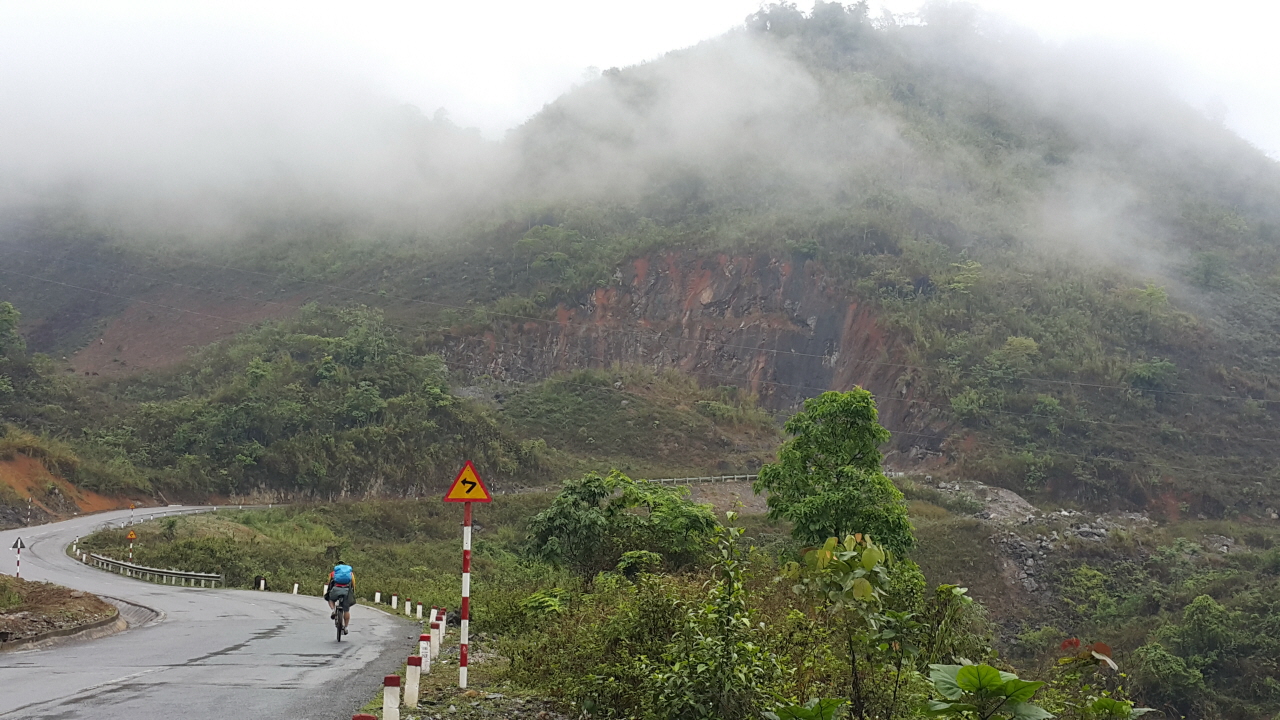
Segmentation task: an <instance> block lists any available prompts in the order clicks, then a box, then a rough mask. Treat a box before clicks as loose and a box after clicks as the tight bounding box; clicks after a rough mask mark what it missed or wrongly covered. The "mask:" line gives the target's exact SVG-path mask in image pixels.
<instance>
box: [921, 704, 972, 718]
mask: <svg viewBox="0 0 1280 720" xmlns="http://www.w3.org/2000/svg"><path fill="white" fill-rule="evenodd" d="M925 711H926V712H928V713H929V714H930V715H959V714H960V713H965V712H977V711H978V706H977V705H971V704H969V703H958V702H942V701H941V700H930V701H929V704H928V705H927V706H926V707H925Z"/></svg>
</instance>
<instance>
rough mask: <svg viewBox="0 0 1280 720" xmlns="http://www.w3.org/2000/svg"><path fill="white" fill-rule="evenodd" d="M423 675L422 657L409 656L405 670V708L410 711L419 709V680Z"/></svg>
mask: <svg viewBox="0 0 1280 720" xmlns="http://www.w3.org/2000/svg"><path fill="white" fill-rule="evenodd" d="M421 674H422V657H421V656H418V655H411V656H409V662H408V664H407V665H405V668H404V706H405V707H407V708H409V709H410V710H414V709H417V707H418V678H419V676H420V675H421Z"/></svg>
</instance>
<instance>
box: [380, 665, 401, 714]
mask: <svg viewBox="0 0 1280 720" xmlns="http://www.w3.org/2000/svg"><path fill="white" fill-rule="evenodd" d="M382 720H400V676H399V675H388V676H386V677H384V678H382Z"/></svg>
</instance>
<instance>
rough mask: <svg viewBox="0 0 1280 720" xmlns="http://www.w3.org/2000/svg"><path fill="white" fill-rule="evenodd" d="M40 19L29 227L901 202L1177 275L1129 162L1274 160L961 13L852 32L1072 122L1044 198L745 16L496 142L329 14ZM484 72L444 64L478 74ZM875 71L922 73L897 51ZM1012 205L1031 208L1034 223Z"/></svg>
mask: <svg viewBox="0 0 1280 720" xmlns="http://www.w3.org/2000/svg"><path fill="white" fill-rule="evenodd" d="M233 7H235V6H233ZM241 9H242V10H243V9H244V8H241ZM828 10H830V8H828ZM246 12H247V11H246ZM584 13H585V14H586V15H585V16H586V17H590V12H589V11H585V10H584ZM33 17H34V19H33ZM33 17H25V18H14V17H12V16H11V17H9V19H10V20H12V21H13V22H9V23H6V24H5V25H4V28H7V29H3V30H0V98H3V105H4V109H5V112H3V113H0V202H2V203H4V206H5V207H6V208H8V209H9V210H10V211H11V212H15V211H16V210H17V209H22V208H30V207H38V206H44V207H48V206H50V205H53V206H56V207H62V206H68V205H71V206H75V207H76V208H78V209H83V210H87V211H88V212H89V214H90V215H89V216H90V217H91V218H93V219H94V220H95V221H98V222H103V223H107V224H112V225H115V226H118V227H124V228H128V229H134V230H140V231H141V230H146V231H148V232H160V233H174V234H180V235H187V236H191V237H197V238H220V237H234V236H237V235H239V234H241V233H243V232H244V231H245V229H246V228H247V227H251V226H253V225H254V224H255V223H257V222H260V221H262V220H264V219H270V218H278V217H300V216H305V217H308V218H313V219H315V218H319V219H325V218H329V219H334V220H341V221H343V222H348V223H352V224H353V225H355V226H363V227H369V228H383V229H385V228H393V229H395V230H396V231H397V232H401V231H405V230H409V231H414V232H421V233H425V234H428V235H429V234H431V233H434V232H437V231H440V232H447V230H448V228H449V227H451V226H453V225H455V224H457V223H461V222H466V221H467V220H469V219H471V218H474V217H477V216H483V215H485V214H486V213H490V212H493V211H496V210H499V209H500V208H502V207H504V206H509V205H512V204H517V203H522V202H526V201H537V202H544V203H546V202H550V203H556V202H573V201H577V200H599V199H604V200H610V201H620V202H624V203H625V202H633V201H638V200H639V199H641V198H643V197H644V196H646V194H653V193H655V192H658V193H661V192H666V190H665V188H669V187H682V188H684V189H681V190H679V191H678V192H680V193H684V194H686V195H688V196H689V197H690V198H693V199H694V200H696V201H697V202H704V203H716V204H719V205H723V206H729V207H745V208H752V209H759V208H765V207H769V206H780V205H787V204H793V205H794V206H795V207H813V206H821V205H823V204H840V203H843V204H850V205H856V204H859V203H866V202H868V198H873V197H874V196H876V195H877V194H878V193H880V194H883V193H885V192H891V193H892V194H896V195H898V196H900V197H902V198H905V199H908V200H910V201H911V202H912V203H913V204H915V205H917V206H919V207H921V208H924V209H926V210H928V211H930V212H934V213H936V214H937V215H938V216H940V217H947V216H953V217H965V218H966V219H967V221H968V223H969V224H968V230H969V233H970V234H972V233H975V232H984V231H986V232H990V233H991V234H997V233H999V232H1004V231H1007V230H1008V229H1009V228H1010V227H1016V226H1017V225H1018V223H1024V230H1025V234H1027V235H1028V236H1029V237H1033V238H1034V237H1041V238H1044V239H1046V240H1048V241H1049V242H1048V243H1047V244H1048V245H1056V246H1071V247H1083V248H1086V249H1089V250H1090V252H1091V255H1093V256H1103V257H1107V258H1108V259H1113V260H1122V261H1124V262H1128V263H1137V264H1139V265H1142V266H1146V265H1158V264H1159V263H1160V262H1161V259H1160V258H1161V257H1163V253H1164V250H1163V249H1162V248H1163V245H1164V243H1165V241H1166V240H1167V238H1166V234H1167V229H1166V223H1165V221H1166V220H1167V218H1161V217H1159V216H1157V215H1156V214H1153V213H1152V211H1151V210H1150V205H1151V204H1152V203H1151V200H1152V193H1153V192H1157V191H1158V190H1159V184H1160V182H1161V179H1160V178H1159V177H1139V176H1135V175H1134V173H1133V171H1132V169H1131V168H1126V167H1125V166H1124V161H1122V159H1121V156H1120V155H1118V154H1116V153H1115V152H1114V149H1115V148H1120V147H1123V148H1125V152H1128V153H1130V154H1129V155H1128V156H1127V158H1126V159H1125V160H1126V161H1132V160H1133V159H1134V158H1136V157H1143V158H1148V159H1150V158H1152V157H1156V156H1160V155H1178V154H1183V153H1189V154H1190V155H1189V157H1190V158H1191V160H1190V161H1189V162H1191V161H1194V162H1197V163H1208V164H1209V165H1214V163H1218V164H1224V163H1228V162H1229V161H1230V162H1234V160H1235V159H1238V157H1244V158H1245V159H1246V160H1247V161H1248V162H1256V160H1257V158H1249V157H1248V152H1247V150H1248V149H1247V147H1246V146H1244V145H1243V143H1237V144H1233V142H1234V141H1233V139H1232V137H1231V136H1230V134H1229V133H1227V132H1226V131H1224V130H1221V128H1219V127H1218V125H1217V123H1218V120H1219V119H1218V118H1213V117H1208V116H1207V115H1206V113H1204V112H1201V111H1199V110H1198V109H1196V108H1193V107H1189V106H1187V105H1185V104H1184V103H1182V102H1181V101H1179V100H1178V99H1177V97H1176V92H1177V83H1178V82H1179V78H1178V76H1177V75H1176V73H1174V72H1173V70H1171V69H1170V68H1169V67H1168V65H1167V64H1166V63H1164V62H1163V61H1162V60H1161V58H1160V57H1159V56H1154V55H1151V54H1150V53H1147V52H1146V51H1143V50H1134V49H1124V48H1117V47H1116V46H1115V45H1114V44H1110V43H1086V42H1065V43H1058V42H1052V43H1044V42H1042V41H1041V40H1040V39H1039V38H1038V37H1036V36H1035V34H1034V33H1032V32H1031V31H1029V30H1025V29H1022V28H1021V27H1019V26H1017V25H1015V24H1010V23H1007V22H1006V21H1004V20H1002V19H1001V18H1000V17H998V16H991V15H986V14H983V13H981V12H979V11H977V10H975V9H973V8H969V7H964V6H952V7H945V6H944V7H934V8H933V9H932V10H931V11H926V12H923V13H920V14H906V15H900V16H896V17H894V16H881V17H878V18H877V17H873V18H872V19H871V20H869V21H868V22H866V23H862V24H861V25H858V24H857V23H856V22H853V21H850V22H851V23H852V24H851V25H850V28H853V29H850V30H849V31H848V32H850V33H856V32H862V33H871V32H876V33H879V34H880V35H882V36H883V37H885V38H887V40H886V41H885V42H889V43H890V44H889V45H886V46H885V47H886V48H889V49H890V50H892V51H893V52H902V53H904V57H906V56H910V57H912V58H914V59H913V60H911V62H913V63H917V64H918V65H919V66H920V67H925V68H932V70H931V72H935V73H936V74H937V75H938V76H939V77H942V78H949V79H948V80H945V81H940V82H939V83H938V88H936V89H935V96H934V99H932V100H928V101H927V102H934V103H937V102H942V100H939V99H938V98H940V97H947V96H946V95H945V94H946V93H947V92H950V90H948V88H953V87H954V88H968V89H969V90H971V91H972V92H969V90H965V91H955V92H954V97H951V98H950V100H947V102H951V103H953V104H954V105H955V107H954V108H953V110H963V111H965V112H971V113H974V114H975V117H990V118H993V119H992V122H998V123H1007V122H1010V120H1009V119H1008V118H1004V119H1000V118H1002V117H1003V116H1002V113H1004V114H1005V115H1010V116H1011V117H1014V121H1016V120H1017V118H1018V116H1019V115H1018V113H1019V112H1021V111H1017V112H1015V111H1007V110H1008V108H1007V107H1005V106H1007V105H1009V104H1010V103H1011V102H1017V103H1023V104H1025V105H1026V107H1028V108H1032V109H1034V110H1036V111H1037V112H1040V113H1042V114H1044V116H1046V117H1053V118H1058V119H1059V120H1058V121H1055V122H1056V123H1057V125H1058V127H1057V129H1052V128H1050V129H1045V128H1043V127H1040V126H1038V125H1035V124H1034V123H1033V124H1030V125H1027V127H1026V128H1021V129H1018V131H1019V132H1024V133H1032V134H1033V135H1034V133H1049V134H1053V133H1059V134H1061V135H1062V145H1063V148H1064V150H1063V152H1064V153H1067V154H1073V153H1074V155H1073V160H1072V162H1068V163H1064V164H1063V165H1062V167H1060V168H1057V169H1053V170H1051V171H1050V172H1051V173H1052V176H1051V177H1049V178H1047V179H1043V182H1042V183H1041V184H1040V187H1042V188H1043V192H1041V194H1039V195H1037V196H1035V197H1032V196H1031V195H1030V194H1029V191H1028V190H1027V188H1026V187H1023V186H1021V185H1019V184H1017V183H1013V184H1010V182H1009V178H1014V179H1016V178H1017V177H1018V173H1019V172H1022V169H1021V167H1020V164H1021V165H1025V166H1026V167H1031V166H1032V165H1033V164H1035V163H1039V162H1041V160H1040V159H1039V158H1038V156H1036V155H1035V154H1034V153H1033V152H1031V151H1030V150H1028V151H1027V153H1026V154H1025V156H1020V155H1019V153H1018V152H1013V153H1010V155H1009V159H1008V160H1007V161H1006V162H1007V165H1006V166H1004V167H993V166H992V165H991V163H990V162H989V158H984V157H983V155H982V151H981V150H979V149H976V148H975V147H972V146H967V145H965V144H964V142H961V140H963V138H958V137H941V136H939V137H931V136H929V133H930V132H938V133H946V132H954V128H949V127H947V126H946V125H945V123H942V124H939V122H937V121H935V120H931V119H929V118H928V117H923V119H922V118H921V117H917V116H916V115H913V114H912V113H914V112H916V111H914V110H910V108H911V107H912V106H913V105H912V103H916V102H921V103H923V102H926V100H921V99H919V98H905V99H904V97H899V96H896V95H895V94H894V93H902V92H908V93H910V92H914V90H911V91H907V90H904V88H906V87H908V86H910V87H914V84H913V83H906V82H905V81H904V82H903V83H902V87H896V86H894V83H893V82H891V81H889V80H885V79H884V78H879V79H877V78H876V77H874V73H873V72H867V73H864V74H862V75H858V74H856V73H855V74H841V72H836V71H835V70H833V69H831V68H825V69H824V67H823V66H822V65H821V63H820V62H819V63H817V64H815V62H814V61H813V57H816V56H814V55H813V53H816V52H819V50H820V49H821V48H817V49H815V47H816V46H815V47H809V45H808V44H806V43H808V42H809V41H808V40H801V39H799V38H796V37H786V36H785V33H778V32H770V33H759V32H748V31H747V30H745V29H744V28H743V26H742V23H741V22H740V21H739V22H736V23H732V21H727V24H735V25H736V28H734V29H731V30H730V31H729V33H728V34H727V35H724V36H721V37H718V38H715V39H712V40H707V41H704V42H702V43H699V44H696V45H694V46H693V47H689V48H686V49H677V50H674V51H673V52H671V53H669V54H667V55H665V56H663V57H661V58H654V59H653V60H652V61H651V62H646V63H640V64H632V65H628V66H624V67H622V68H620V69H619V68H611V67H607V66H606V67H605V69H604V70H603V71H602V70H600V69H598V68H597V69H594V70H592V71H590V72H585V73H581V75H580V77H578V79H577V82H576V83H575V85H574V87H573V88H572V89H571V91H570V92H568V93H566V94H564V95H562V96H560V97H559V98H558V99H556V98H553V97H548V98H546V100H548V101H550V103H549V104H548V105H547V107H546V108H545V109H543V110H541V111H540V112H537V113H535V114H534V115H533V116H532V117H531V118H528V119H525V120H524V121H523V122H521V123H518V124H515V125H514V127H511V129H510V130H509V131H508V132H506V133H498V132H494V129H493V126H492V125H490V126H489V127H487V128H475V127H466V125H468V123H467V122H466V120H465V118H463V119H461V120H460V121H459V122H455V120H454V119H453V116H451V114H450V113H449V111H448V110H447V109H444V108H441V109H437V107H438V106H436V107H433V106H432V105H434V103H430V104H425V107H424V108H422V109H420V108H419V107H415V106H414V105H413V104H411V103H408V102H406V99H407V98H406V95H418V96H420V97H428V98H430V97H448V96H449V95H450V93H449V92H448V91H444V90H441V91H439V92H435V93H432V92H424V91H422V90H421V88H420V89H419V91H418V92H416V93H400V92H397V90H396V87H397V83H400V84H401V85H403V81H402V80H401V81H395V80H392V79H389V78H391V77H392V75H394V73H391V74H388V73H387V72H386V67H385V62H386V60H387V56H386V55H383V56H380V57H379V58H371V57H370V56H369V55H368V54H367V53H362V52H358V51H354V50H352V49H351V48H350V47H347V46H343V45H341V43H338V44H335V43H334V37H333V35H334V33H337V32H339V31H340V30H339V28H337V27H336V26H334V25H332V24H330V25H328V26H326V29H325V32H323V33H312V34H310V35H308V34H307V32H305V31H307V29H308V28H310V29H311V30H315V23H307V22H301V23H300V28H301V29H300V30H294V31H285V30H284V29H282V26H279V25H276V26H261V25H259V26H252V27H247V26H242V25H237V24H236V23H234V22H228V20H227V17H228V16H225V15H216V16H201V17H199V18H197V20H199V21H198V22H196V21H192V19H191V18H189V17H186V16H179V17H176V18H175V17H171V16H170V11H167V10H165V9H164V6H159V5H155V6H147V5H145V4H144V5H139V6H138V7H136V8H134V12H133V14H131V15H127V16H122V17H119V18H117V17H114V16H111V15H103V14H101V13H99V14H93V13H89V14H88V15H87V16H86V17H84V18H80V17H79V16H77V15H74V14H65V13H64V14H63V15H49V16H42V15H37V16H33ZM495 22H500V21H495ZM842 22H844V21H842ZM855 26H856V27H855ZM921 26H923V28H922V27H921ZM971 26H976V27H979V28H980V32H979V33H978V34H973V33H972V32H968V31H967V30H965V29H966V28H969V27H971ZM859 28H860V29H859ZM35 30H40V32H34V31H35ZM582 31H583V32H589V29H587V28H585V27H584V29H583V30H582ZM353 32H357V33H358V32H367V27H366V28H356V29H355V30H353ZM441 32H443V31H442V30H441V29H440V28H439V27H434V28H432V29H431V33H428V34H424V42H425V41H428V40H427V39H428V38H430V37H438V36H439V35H440V34H441ZM823 42H828V41H827V40H823ZM840 42H846V41H845V40H841V41H840ZM847 42H848V43H851V44H854V45H856V44H857V43H856V42H855V41H854V40H847ZM551 54H552V55H555V52H554V51H552V52H551ZM881 54H882V55H883V54H884V53H883V52H882V53H881ZM806 57H807V58H809V61H806V60H805V58H806ZM466 59H467V58H465V57H459V58H457V59H456V61H455V62H454V63H453V64H449V63H442V64H441V65H440V66H439V67H436V68H432V70H431V73H433V74H435V75H438V76H447V75H448V74H449V73H451V72H455V71H456V72H458V73H461V74H464V75H465V74H467V72H468V71H467V70H466V69H465V68H464V67H463V66H464V65H465V62H466ZM867 62H870V63H872V64H875V63H879V64H878V65H875V67H877V68H879V70H877V71H876V72H883V73H901V72H903V71H901V70H900V69H899V68H896V66H894V65H893V64H892V62H890V61H889V60H886V59H885V58H883V57H876V58H872V59H869V60H867ZM545 90H546V88H542V89H541V90H539V92H542V91H545ZM922 92H923V90H922ZM939 93H941V94H939ZM966 93H967V94H966ZM904 108H905V109H904ZM1006 111H1007V112H1006ZM1024 114H1025V113H1024ZM984 122H985V121H984ZM931 123H932V124H931ZM1028 128H1030V129H1028ZM1002 132H1003V130H1002ZM1010 132H1012V130H1010ZM1035 139H1037V141H1038V142H1039V141H1044V142H1049V141H1048V140H1044V138H1035ZM1053 142H1057V141H1056V140H1054V141H1053ZM1050 144H1052V142H1050ZM1237 145H1239V147H1237ZM1035 152H1039V151H1038V150H1037V151H1035ZM1242 153H1243V154H1242ZM1237 156H1238V157H1237ZM1158 160H1159V162H1165V163H1169V162H1172V161H1170V160H1169V159H1168V158H1163V159H1159V158H1158ZM1152 162H1156V161H1155V160H1153V161H1152ZM1248 162H1246V165H1247V164H1248ZM1156 165H1158V163H1156ZM1156 165H1153V167H1155V166H1156ZM1239 172H1241V173H1245V172H1248V168H1247V167H1242V168H1239ZM1223 183H1224V187H1226V186H1230V185H1232V183H1236V184H1238V183H1239V178H1226V179H1224V180H1223ZM691 184H692V187H693V189H692V190H690V189H689V187H690V186H691ZM1224 192H1234V190H1232V189H1231V188H1230V187H1228V188H1227V190H1224ZM1241 198H1243V196H1241ZM1243 201H1245V202H1248V198H1243ZM1010 203H1015V204H1018V206H1019V207H1021V208H1023V209H1022V210H1021V211H1019V212H1021V213H1023V214H1022V215H1020V216H1019V218H1018V220H1016V221H1014V220H1010V219H1009V217H1007V215H1008V205H1009V204H1010Z"/></svg>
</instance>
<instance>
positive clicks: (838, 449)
mask: <svg viewBox="0 0 1280 720" xmlns="http://www.w3.org/2000/svg"><path fill="white" fill-rule="evenodd" d="M785 428H786V431H787V432H788V433H790V434H791V435H793V437H792V438H790V439H788V440H787V441H786V442H784V443H783V444H782V448H781V449H780V450H779V451H778V462H776V463H772V464H769V465H765V466H764V467H762V468H761V469H760V474H759V478H758V479H757V480H756V483H755V490H756V492H764V491H767V492H768V493H769V499H768V505H769V517H770V518H771V519H784V520H787V521H789V522H791V523H792V524H793V526H794V530H793V533H794V535H795V537H796V538H797V539H799V540H801V541H803V542H807V543H810V544H817V543H821V542H823V541H824V540H826V539H827V538H829V537H844V536H846V535H850V534H852V533H865V534H868V535H870V536H871V537H873V538H875V539H876V542H878V543H879V544H881V545H882V546H884V547H885V548H886V549H888V550H890V551H892V552H895V553H903V552H906V551H907V550H909V549H911V548H912V547H914V545H915V539H914V538H913V537H912V535H911V523H910V522H909V521H908V520H907V508H906V502H905V500H904V499H903V497H902V493H901V492H900V491H899V490H898V489H897V488H896V487H894V485H893V483H892V482H890V481H889V479H888V478H887V477H885V475H884V472H883V470H882V469H881V467H880V463H881V460H882V459H883V456H882V455H881V454H880V450H879V448H880V445H881V444H883V443H884V442H885V441H887V440H888V439H889V431H888V430H885V429H884V427H882V426H881V425H880V423H879V422H878V413H877V411H876V404H875V400H874V399H873V398H872V396H871V393H869V392H867V391H866V390H863V389H862V388H855V389H853V390H850V391H849V392H826V393H823V394H822V395H820V396H818V397H816V398H810V399H808V400H806V401H805V403H804V410H803V411H801V412H799V413H796V414H795V415H794V416H792V418H791V419H790V420H788V421H787V423H786V426H785Z"/></svg>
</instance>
